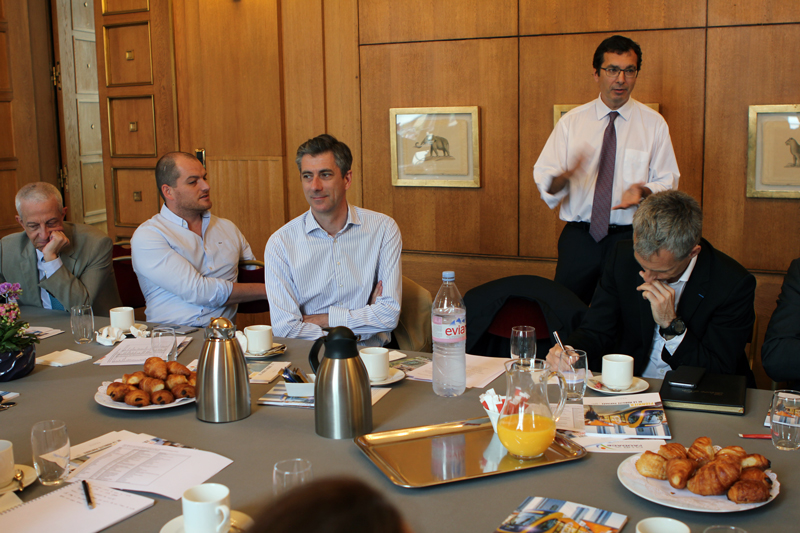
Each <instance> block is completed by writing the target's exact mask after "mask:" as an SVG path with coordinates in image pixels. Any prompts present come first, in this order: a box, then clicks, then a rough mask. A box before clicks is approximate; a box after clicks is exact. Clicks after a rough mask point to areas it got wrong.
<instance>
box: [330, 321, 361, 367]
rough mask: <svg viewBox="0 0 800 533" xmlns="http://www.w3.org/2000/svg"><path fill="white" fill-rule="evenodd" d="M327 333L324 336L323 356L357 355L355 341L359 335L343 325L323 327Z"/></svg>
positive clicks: (336, 357)
mask: <svg viewBox="0 0 800 533" xmlns="http://www.w3.org/2000/svg"><path fill="white" fill-rule="evenodd" d="M324 329H325V331H327V332H328V334H327V335H326V336H325V357H327V358H329V359H349V358H350V357H358V347H357V345H356V343H357V342H358V339H359V337H358V336H356V334H355V333H353V332H352V330H350V328H346V327H344V326H337V327H335V328H324Z"/></svg>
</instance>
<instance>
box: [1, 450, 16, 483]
mask: <svg viewBox="0 0 800 533" xmlns="http://www.w3.org/2000/svg"><path fill="white" fill-rule="evenodd" d="M14 470H15V467H14V445H13V444H11V441H10V440H0V487H4V486H5V485H7V484H8V483H11V480H12V479H14V473H15V472H14Z"/></svg>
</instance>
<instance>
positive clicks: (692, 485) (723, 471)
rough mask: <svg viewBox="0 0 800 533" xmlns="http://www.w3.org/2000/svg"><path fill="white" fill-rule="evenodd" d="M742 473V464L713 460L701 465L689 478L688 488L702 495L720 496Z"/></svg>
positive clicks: (725, 460)
mask: <svg viewBox="0 0 800 533" xmlns="http://www.w3.org/2000/svg"><path fill="white" fill-rule="evenodd" d="M740 473H741V466H740V465H739V463H737V462H735V461H731V460H727V459H722V460H719V461H712V462H710V463H708V464H706V465H703V466H701V467H700V469H699V470H697V472H696V473H695V475H694V477H691V478H689V481H688V482H687V483H686V488H687V489H689V490H690V491H691V492H694V493H695V494H699V495H700V496H718V495H720V494H725V492H727V490H728V489H729V488H731V485H733V484H734V483H736V481H737V480H738V479H739V474H740Z"/></svg>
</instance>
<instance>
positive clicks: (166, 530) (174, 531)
mask: <svg viewBox="0 0 800 533" xmlns="http://www.w3.org/2000/svg"><path fill="white" fill-rule="evenodd" d="M253 524H255V522H253V519H252V518H250V517H249V516H247V515H246V514H244V513H243V512H241V511H234V510H231V526H236V527H238V528H239V529H233V528H231V530H230V531H239V530H244V531H247V530H248V529H250V528H251V527H253ZM161 533H183V515H181V516H176V517H175V518H173V519H172V520H170V521H169V522H167V523H166V524H164V527H162V528H161Z"/></svg>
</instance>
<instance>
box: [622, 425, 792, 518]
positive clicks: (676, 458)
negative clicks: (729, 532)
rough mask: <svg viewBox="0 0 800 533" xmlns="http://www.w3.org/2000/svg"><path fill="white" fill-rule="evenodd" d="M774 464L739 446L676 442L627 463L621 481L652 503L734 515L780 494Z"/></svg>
mask: <svg viewBox="0 0 800 533" xmlns="http://www.w3.org/2000/svg"><path fill="white" fill-rule="evenodd" d="M770 466H771V464H770V461H769V459H767V458H766V457H764V456H763V455H760V454H757V453H754V454H748V453H747V452H746V451H745V450H744V448H742V447H741V446H726V447H724V448H722V447H720V446H715V445H713V444H712V442H711V439H709V438H708V437H699V438H698V439H696V440H695V441H694V442H693V443H692V445H691V446H690V447H689V448H685V447H684V446H683V445H682V444H680V443H677V442H670V443H668V444H665V445H663V446H661V447H660V448H659V450H658V452H656V453H653V452H651V451H646V452H644V453H640V454H638V455H634V456H631V457H629V458H627V459H625V460H624V461H623V462H622V463H621V464H620V465H619V468H618V469H617V477H618V478H619V480H620V482H622V484H623V485H624V486H625V488H627V489H628V490H629V491H631V492H632V493H634V494H636V495H637V496H640V497H642V498H644V499H645V500H650V501H651V502H655V503H659V504H661V505H666V506H667V507H673V508H675V509H684V510H686V511H701V512H707V513H730V512H735V511H746V510H748V509H753V508H755V507H761V506H762V505H765V504H767V503H769V502H771V501H772V500H774V499H775V497H776V496H777V495H778V493H779V492H780V487H781V486H780V483H778V476H777V475H776V474H775V472H772V471H771V470H770Z"/></svg>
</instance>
